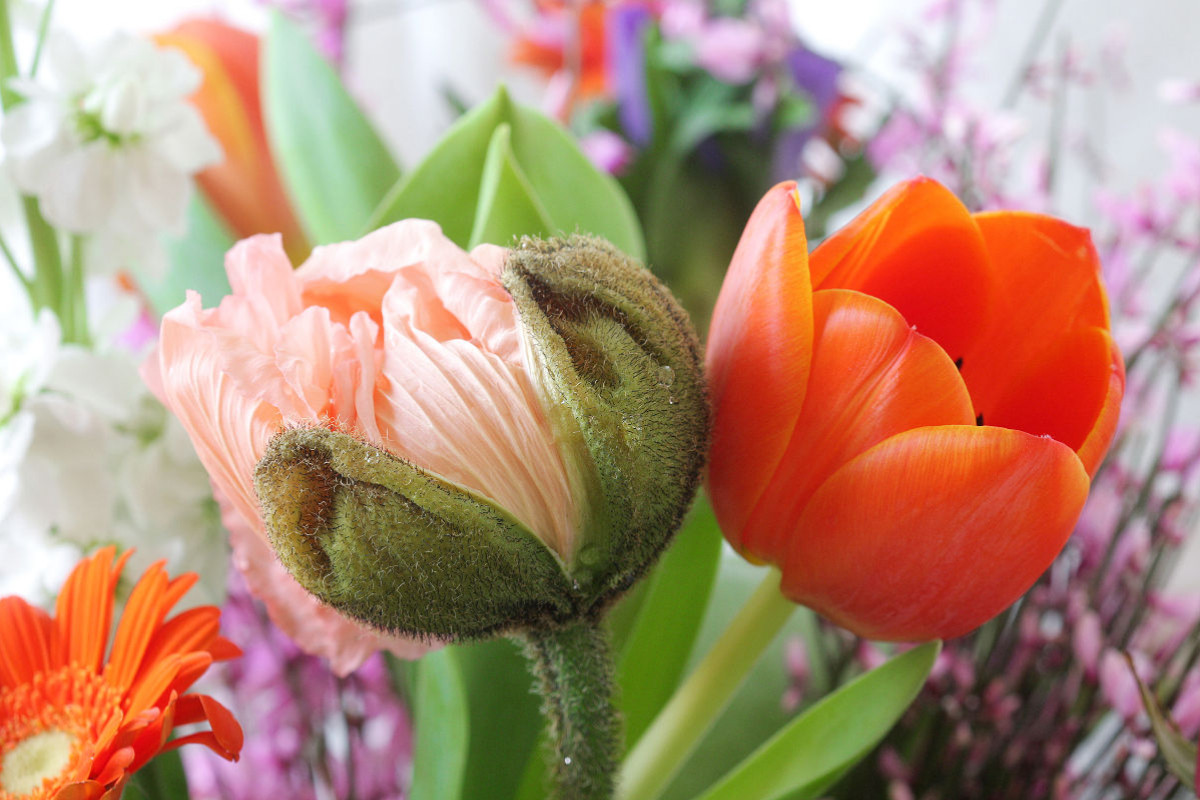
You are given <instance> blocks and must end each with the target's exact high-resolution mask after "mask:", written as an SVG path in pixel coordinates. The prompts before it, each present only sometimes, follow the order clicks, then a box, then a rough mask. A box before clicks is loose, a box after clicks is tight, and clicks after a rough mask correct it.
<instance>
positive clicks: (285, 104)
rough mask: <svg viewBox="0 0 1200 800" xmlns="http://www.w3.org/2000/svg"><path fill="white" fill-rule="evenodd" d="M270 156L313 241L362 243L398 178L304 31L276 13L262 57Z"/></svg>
mask: <svg viewBox="0 0 1200 800" xmlns="http://www.w3.org/2000/svg"><path fill="white" fill-rule="evenodd" d="M262 69H263V75H262V87H263V101H262V102H263V112H264V116H265V118H266V123H267V136H268V138H269V140H270V143H271V151H272V153H273V155H274V157H275V161H276V164H277V166H278V168H279V171H280V173H281V175H282V177H283V182H284V185H285V186H286V188H287V192H288V196H289V197H290V198H291V201H292V205H293V207H294V208H295V209H296V213H297V215H298V216H299V218H300V223H301V225H303V226H304V230H305V232H306V233H307V234H308V237H309V238H310V239H311V240H313V241H314V242H316V243H319V244H325V243H329V242H340V241H344V240H347V239H354V238H357V237H358V236H359V235H360V234H361V233H362V231H363V226H364V225H366V223H367V220H369V219H370V217H371V213H372V212H373V211H374V209H375V208H376V206H378V205H379V202H380V201H381V200H382V199H383V196H384V195H385V194H387V191H388V189H389V188H391V186H392V185H393V184H395V182H396V181H397V180H398V179H399V177H400V170H399V168H398V167H397V166H396V162H395V160H393V158H392V156H391V154H390V153H389V152H388V149H387V147H386V146H385V145H384V143H383V141H382V140H381V139H380V138H379V134H377V133H376V132H375V129H374V128H373V127H372V126H371V123H370V122H369V121H368V120H367V118H366V117H365V116H364V115H363V113H362V111H361V110H360V109H359V107H358V105H357V104H356V103H355V102H354V100H353V99H352V98H351V97H350V95H349V94H348V93H347V92H346V88H345V87H344V86H343V85H342V81H341V79H340V78H339V77H338V75H337V73H336V72H334V70H333V68H332V67H330V66H329V64H328V63H327V62H326V61H325V60H324V59H323V58H322V57H321V55H320V54H319V53H317V51H316V50H315V49H314V48H313V46H312V44H310V43H309V40H308V37H307V36H306V35H305V33H304V31H303V30H302V29H301V28H300V27H299V26H298V25H297V24H296V23H294V22H292V21H290V20H288V19H287V18H286V17H284V16H283V15H282V14H280V13H278V12H276V13H274V14H272V17H271V27H270V30H269V31H268V33H267V38H266V42H265V45H264V58H263V66H262Z"/></svg>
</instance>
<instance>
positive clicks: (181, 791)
mask: <svg viewBox="0 0 1200 800" xmlns="http://www.w3.org/2000/svg"><path fill="white" fill-rule="evenodd" d="M125 796H126V797H129V798H131V800H132V798H145V800H179V798H184V797H187V796H188V785H187V775H186V774H185V773H184V771H183V762H182V761H181V760H180V758H179V751H178V750H171V751H170V752H167V753H161V754H159V755H157V756H155V757H154V758H152V759H151V760H150V762H149V763H148V764H146V766H144V767H142V768H141V769H139V770H138V771H137V772H136V773H134V776H133V781H132V782H131V785H130V788H129V791H127V792H126V793H125Z"/></svg>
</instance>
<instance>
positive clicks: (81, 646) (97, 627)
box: [55, 547, 132, 672]
mask: <svg viewBox="0 0 1200 800" xmlns="http://www.w3.org/2000/svg"><path fill="white" fill-rule="evenodd" d="M131 552H132V551H126V552H125V553H123V554H122V555H121V556H120V557H119V558H118V559H117V560H116V563H115V564H114V563H113V555H114V554H115V553H116V548H115V547H104V548H101V549H100V550H98V551H97V552H96V553H95V555H93V556H91V557H90V558H87V559H85V560H84V561H83V562H81V563H80V565H79V566H77V567H76V568H75V569H74V570H73V571H72V572H71V574H70V576H69V577H68V578H67V580H66V583H64V584H63V588H62V591H61V592H60V593H59V595H58V603H57V605H56V609H55V622H56V624H57V626H58V634H59V638H60V640H61V641H62V643H63V649H64V653H63V658H64V660H65V661H66V662H67V663H74V664H78V665H79V666H81V667H83V668H84V669H87V670H90V671H96V672H98V671H99V669H100V662H101V660H102V659H103V658H104V650H105V647H106V646H107V644H108V632H109V629H110V628H111V627H112V615H113V592H114V591H115V590H116V588H117V581H118V580H119V579H120V577H121V570H122V569H123V568H124V567H125V562H126V561H127V560H129V556H130V554H131Z"/></svg>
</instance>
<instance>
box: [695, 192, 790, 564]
mask: <svg viewBox="0 0 1200 800" xmlns="http://www.w3.org/2000/svg"><path fill="white" fill-rule="evenodd" d="M812 342H813V323H812V286H811V284H810V282H809V277H808V245H807V241H806V239H805V237H804V222H803V221H802V220H801V217H800V207H799V200H798V198H797V196H796V188H795V184H794V183H781V184H779V185H778V186H776V187H775V188H773V189H771V190H770V191H769V192H768V193H767V194H766V196H765V197H764V198H763V199H762V200H761V201H760V202H759V204H758V207H757V208H755V209H754V213H753V214H752V215H751V217H750V221H749V222H748V223H747V224H746V230H745V232H744V233H743V234H742V239H741V241H740V242H739V243H738V246H737V250H736V251H735V252H734V254H733V261H732V263H731V264H730V265H729V272H728V273H727V274H726V276H725V283H724V285H723V286H722V287H721V294H720V296H719V297H718V298H717V305H716V308H715V310H714V311H713V319H712V327H711V330H710V333H709V337H708V356H707V367H708V377H709V387H710V389H711V392H712V399H713V409H714V414H715V417H714V426H713V443H712V448H711V450H710V453H711V456H710V461H709V463H710V468H709V492H710V494H711V496H712V500H713V507H714V509H715V510H716V512H717V517H718V519H719V520H720V522H721V529H722V530H723V531H724V532H725V535H726V536H727V537H728V538H729V540H730V541H731V542H734V543H735V544H736V543H737V542H738V541H739V539H740V536H741V531H742V527H743V526H744V525H745V523H746V521H747V519H749V517H750V514H751V512H752V510H753V509H754V506H755V503H756V502H757V501H758V498H759V496H760V495H761V493H762V491H763V489H764V487H766V485H767V482H768V481H769V480H770V477H771V475H772V473H774V471H775V466H776V465H777V464H778V463H779V459H780V458H781V457H782V456H783V453H784V450H785V448H786V447H787V442H788V440H789V439H790V438H791V435H792V429H793V427H794V426H795V424H796V418H797V417H798V416H799V415H800V409H801V408H802V407H803V405H804V393H805V389H806V387H807V385H808V371H809V364H810V361H811V359H812Z"/></svg>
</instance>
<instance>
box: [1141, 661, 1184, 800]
mask: <svg viewBox="0 0 1200 800" xmlns="http://www.w3.org/2000/svg"><path fill="white" fill-rule="evenodd" d="M1125 659H1126V660H1127V661H1128V662H1129V671H1130V672H1131V673H1133V679H1134V680H1135V681H1137V687H1138V692H1139V693H1140V694H1141V696H1142V705H1143V706H1145V708H1146V715H1147V716H1149V717H1150V730H1151V731H1153V732H1154V738H1155V740H1156V741H1157V742H1158V752H1159V754H1160V755H1161V756H1162V757H1163V761H1164V762H1166V765H1167V769H1168V770H1170V772H1171V774H1172V775H1174V776H1175V777H1176V778H1178V779H1179V781H1180V783H1182V784H1183V785H1184V786H1186V787H1188V788H1189V789H1192V790H1193V791H1194V790H1195V788H1196V757H1197V747H1196V745H1195V744H1194V743H1193V742H1191V741H1189V740H1188V739H1187V737H1185V736H1184V735H1183V734H1182V733H1180V732H1179V726H1178V725H1176V724H1175V722H1174V720H1172V719H1171V718H1170V716H1168V715H1167V712H1166V711H1164V710H1163V707H1162V706H1161V705H1159V702H1158V699H1157V698H1156V697H1155V696H1154V693H1153V692H1151V691H1150V689H1149V688H1148V687H1147V686H1146V684H1145V683H1143V682H1142V678H1141V676H1140V675H1138V674H1137V669H1135V668H1134V666H1133V660H1132V659H1131V658H1130V657H1129V654H1128V653H1126V654H1125Z"/></svg>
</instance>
